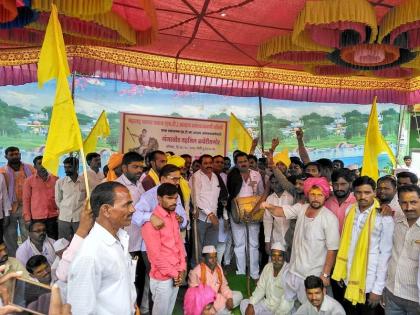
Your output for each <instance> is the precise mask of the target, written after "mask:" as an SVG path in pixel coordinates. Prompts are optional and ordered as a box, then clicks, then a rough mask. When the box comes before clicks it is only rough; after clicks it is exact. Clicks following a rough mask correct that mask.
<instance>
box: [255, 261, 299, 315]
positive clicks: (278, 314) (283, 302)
mask: <svg viewBox="0 0 420 315" xmlns="http://www.w3.org/2000/svg"><path fill="white" fill-rule="evenodd" d="M286 267H287V263H284V265H283V268H282V269H281V270H280V272H279V273H278V275H277V277H274V268H273V263H271V262H269V263H267V264H266V265H265V267H264V269H263V271H262V273H261V275H260V279H259V280H258V282H257V287H256V288H255V290H254V292H252V296H251V297H250V299H249V303H250V304H252V305H256V304H258V303H260V302H262V301H263V302H264V304H265V305H266V306H267V308H268V309H269V310H270V311H271V312H273V314H275V315H282V314H289V312H290V310H291V309H292V308H293V303H294V302H293V301H288V300H287V299H286V298H285V296H284V288H283V283H282V277H283V273H284V271H285V270H286V269H287V268H286Z"/></svg>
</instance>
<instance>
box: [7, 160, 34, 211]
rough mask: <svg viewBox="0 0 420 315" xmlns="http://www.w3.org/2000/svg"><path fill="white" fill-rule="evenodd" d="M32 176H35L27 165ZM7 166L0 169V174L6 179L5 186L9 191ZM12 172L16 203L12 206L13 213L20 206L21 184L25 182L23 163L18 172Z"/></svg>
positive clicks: (31, 168)
mask: <svg viewBox="0 0 420 315" xmlns="http://www.w3.org/2000/svg"><path fill="white" fill-rule="evenodd" d="M27 166H28V167H29V168H30V170H31V172H32V174H35V169H34V168H33V167H32V166H30V165H27ZM7 167H8V166H7V165H6V166H4V167H2V168H0V173H3V174H4V177H5V178H6V184H7V189H9V181H10V178H9V175H8V172H7ZM13 172H14V178H15V185H14V189H15V194H16V201H15V202H14V203H13V205H12V211H15V210H16V209H17V208H18V207H19V206H21V205H22V200H23V199H22V198H23V183H24V182H25V179H26V174H25V170H24V168H23V163H22V164H21V165H20V168H19V170H18V171H15V170H13Z"/></svg>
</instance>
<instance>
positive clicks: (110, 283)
mask: <svg viewBox="0 0 420 315" xmlns="http://www.w3.org/2000/svg"><path fill="white" fill-rule="evenodd" d="M109 196H113V198H112V199H113V200H111V201H110V197H109ZM90 203H91V207H92V212H93V215H94V217H96V218H97V219H96V222H95V225H94V226H93V228H92V230H91V231H90V233H89V235H88V236H87V237H86V238H85V240H84V241H83V244H82V247H81V248H80V250H79V252H78V253H77V254H76V257H75V258H74V260H73V262H72V264H71V266H70V273H69V276H68V293H67V301H68V303H70V304H71V308H72V310H71V311H72V314H73V315H115V314H119V315H132V314H134V305H135V302H136V289H135V287H134V274H135V268H136V264H135V262H134V261H132V260H131V256H130V254H129V252H128V234H127V232H125V231H124V230H123V229H122V228H123V227H124V226H128V225H130V223H131V216H132V215H133V213H134V207H133V204H132V203H133V201H132V199H131V196H130V193H129V191H128V189H127V188H126V187H124V186H123V185H122V184H120V183H117V182H107V183H103V184H99V185H98V186H97V187H96V188H95V190H94V191H93V192H92V196H91V199H90Z"/></svg>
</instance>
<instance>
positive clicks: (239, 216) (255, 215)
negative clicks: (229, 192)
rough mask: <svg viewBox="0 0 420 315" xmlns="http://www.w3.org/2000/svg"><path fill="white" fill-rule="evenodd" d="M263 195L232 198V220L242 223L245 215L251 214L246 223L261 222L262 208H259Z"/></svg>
mask: <svg viewBox="0 0 420 315" xmlns="http://www.w3.org/2000/svg"><path fill="white" fill-rule="evenodd" d="M262 201H263V196H249V197H236V198H234V199H233V200H232V211H231V215H232V220H233V222H235V223H236V224H239V223H244V222H245V220H246V217H247V216H249V215H251V217H250V219H249V220H248V223H258V222H262V220H263V217H264V211H265V210H264V208H260V205H261V203H262ZM254 209H255V210H254Z"/></svg>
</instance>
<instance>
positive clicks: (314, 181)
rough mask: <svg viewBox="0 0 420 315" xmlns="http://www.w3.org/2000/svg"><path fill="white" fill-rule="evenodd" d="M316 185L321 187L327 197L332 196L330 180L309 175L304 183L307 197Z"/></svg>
mask: <svg viewBox="0 0 420 315" xmlns="http://www.w3.org/2000/svg"><path fill="white" fill-rule="evenodd" d="M314 186H315V187H318V188H319V189H321V191H322V193H323V194H324V196H325V198H328V197H329V196H330V193H331V190H330V184H329V183H328V181H327V179H326V178H325V177H309V178H308V179H307V180H305V182H304V183H303V192H304V193H305V196H306V197H308V194H309V191H310V190H311V189H312V188H313V187H314Z"/></svg>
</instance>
